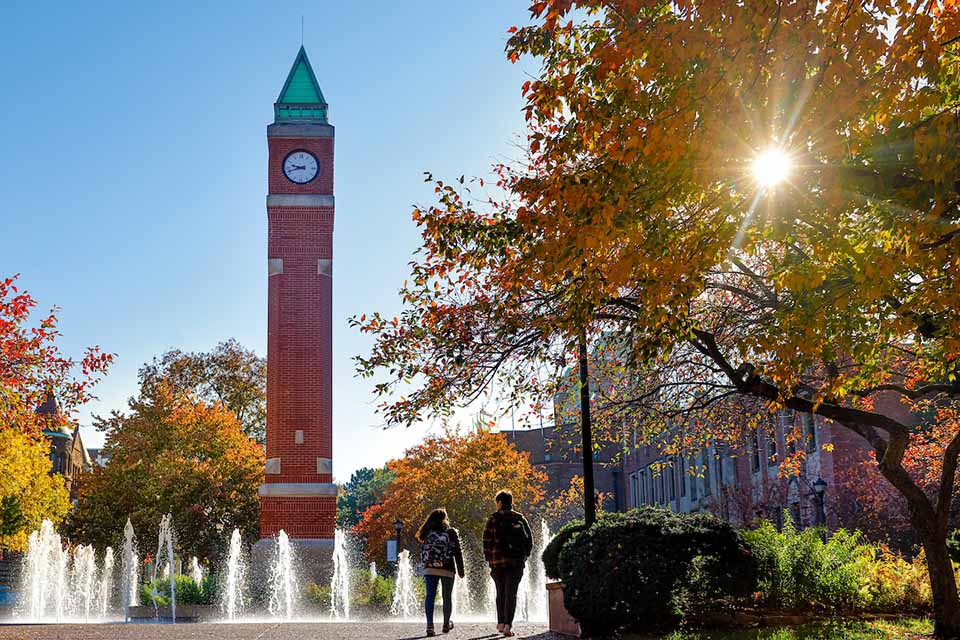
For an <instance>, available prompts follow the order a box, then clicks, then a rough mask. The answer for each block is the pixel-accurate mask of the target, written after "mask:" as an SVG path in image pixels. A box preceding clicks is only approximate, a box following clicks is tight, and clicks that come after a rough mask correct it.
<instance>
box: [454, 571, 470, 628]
mask: <svg viewBox="0 0 960 640" xmlns="http://www.w3.org/2000/svg"><path fill="white" fill-rule="evenodd" d="M471 613H473V607H472V606H471V602H470V584H469V583H468V582H467V578H466V577H463V578H461V577H459V576H457V577H456V578H454V583H453V615H454V617H456V618H466V617H467V616H469V615H470V614H471Z"/></svg>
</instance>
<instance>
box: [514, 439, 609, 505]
mask: <svg viewBox="0 0 960 640" xmlns="http://www.w3.org/2000/svg"><path fill="white" fill-rule="evenodd" d="M502 433H503V435H504V436H505V437H506V438H507V440H508V441H510V442H511V443H513V444H514V446H516V448H517V449H518V450H519V451H523V452H525V453H528V454H530V463H531V464H532V465H533V466H534V468H536V469H539V470H540V471H543V472H544V473H545V474H546V476H547V486H546V487H545V494H546V497H547V499H548V500H549V499H550V498H553V497H556V496H558V495H560V493H562V492H563V491H566V490H567V489H568V488H569V487H570V481H571V480H572V479H573V478H574V477H576V476H582V475H583V459H582V458H581V456H580V449H579V442H580V424H579V423H575V422H568V423H566V424H562V425H560V426H559V427H557V426H552V425H551V426H545V427H542V428H540V429H523V430H518V431H503V432H502ZM617 453H618V450H617V447H616V446H611V445H606V446H603V447H601V448H600V451H598V452H596V454H595V455H594V457H593V460H594V486H595V488H596V491H597V493H599V494H602V495H604V496H606V497H607V499H606V500H605V501H604V507H605V508H607V509H612V510H614V511H618V510H620V509H621V508H622V507H623V505H624V502H623V482H622V481H621V465H620V462H619V461H618V460H617Z"/></svg>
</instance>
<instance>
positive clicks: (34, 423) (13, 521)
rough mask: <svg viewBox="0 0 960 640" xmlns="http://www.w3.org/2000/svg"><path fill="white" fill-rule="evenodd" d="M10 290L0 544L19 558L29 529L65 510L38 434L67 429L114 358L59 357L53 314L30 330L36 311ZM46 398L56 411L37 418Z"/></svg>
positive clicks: (2, 352)
mask: <svg viewBox="0 0 960 640" xmlns="http://www.w3.org/2000/svg"><path fill="white" fill-rule="evenodd" d="M15 282H16V277H13V278H6V279H4V280H0V542H2V544H3V545H4V546H6V547H7V548H10V549H14V550H23V549H25V548H26V545H27V538H28V531H29V530H30V529H31V528H39V527H40V523H41V522H42V521H43V520H44V519H49V520H52V521H53V522H54V523H59V522H60V521H61V520H62V519H63V517H64V515H65V514H66V513H67V511H68V510H69V508H70V499H69V496H68V495H67V491H66V488H65V486H64V482H63V478H62V476H60V475H51V474H50V468H51V464H50V457H49V452H50V443H49V442H48V441H47V440H46V438H45V437H44V436H43V433H42V432H43V429H44V428H51V429H54V428H58V427H61V426H63V425H65V424H69V423H70V422H71V421H72V419H73V414H74V412H75V411H76V410H77V408H79V407H80V406H81V405H83V404H84V403H85V402H87V401H88V400H89V399H90V397H91V395H90V393H91V390H92V388H93V386H94V385H95V384H96V383H97V382H98V381H99V380H100V379H101V378H102V376H103V375H105V373H106V371H107V369H108V367H109V365H110V363H111V362H112V361H113V356H112V355H111V354H106V353H102V352H101V351H100V349H99V348H97V347H92V348H90V349H87V351H86V352H85V354H84V356H83V358H81V360H80V361H79V362H76V361H74V360H73V359H71V358H68V357H66V356H64V355H63V354H61V353H60V351H59V348H58V346H57V342H56V341H57V338H58V337H59V336H60V333H59V330H58V325H57V317H56V309H54V310H52V311H50V312H49V313H48V314H46V315H45V316H43V317H42V318H41V319H40V320H39V322H33V321H32V319H31V313H32V312H33V310H34V309H35V308H36V306H37V303H36V301H35V300H34V299H33V297H32V296H31V295H30V294H29V293H28V292H26V291H21V290H20V289H18V287H17V285H16V284H15ZM51 394H52V395H54V396H55V397H56V399H57V400H58V404H59V406H60V411H59V412H57V413H55V414H38V413H37V411H36V409H37V407H39V406H40V405H41V404H42V403H43V401H44V400H46V399H47V397H49V396H50V395H51Z"/></svg>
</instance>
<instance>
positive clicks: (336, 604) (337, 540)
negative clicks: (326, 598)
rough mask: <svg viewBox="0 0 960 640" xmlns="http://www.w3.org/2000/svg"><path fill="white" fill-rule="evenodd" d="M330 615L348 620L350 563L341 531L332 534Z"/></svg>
mask: <svg viewBox="0 0 960 640" xmlns="http://www.w3.org/2000/svg"><path fill="white" fill-rule="evenodd" d="M330 615H331V617H333V618H336V619H338V620H339V619H340V618H341V617H342V618H347V619H348V618H350V561H349V559H348V558H347V548H346V544H345V540H344V535H343V531H342V530H340V529H337V530H336V531H335V532H334V534H333V576H332V577H331V578H330Z"/></svg>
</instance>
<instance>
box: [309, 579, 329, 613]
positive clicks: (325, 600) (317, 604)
mask: <svg viewBox="0 0 960 640" xmlns="http://www.w3.org/2000/svg"><path fill="white" fill-rule="evenodd" d="M303 598H304V600H305V601H306V603H307V605H309V606H312V607H314V608H316V609H321V610H324V611H327V610H329V609H330V585H329V584H322V585H321V584H316V583H314V582H310V583H308V584H307V586H305V587H304V588H303Z"/></svg>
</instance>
